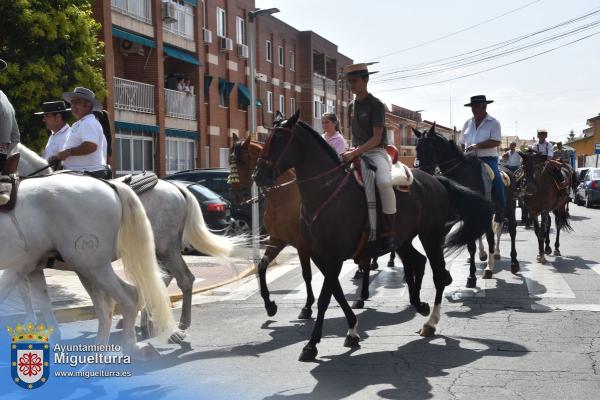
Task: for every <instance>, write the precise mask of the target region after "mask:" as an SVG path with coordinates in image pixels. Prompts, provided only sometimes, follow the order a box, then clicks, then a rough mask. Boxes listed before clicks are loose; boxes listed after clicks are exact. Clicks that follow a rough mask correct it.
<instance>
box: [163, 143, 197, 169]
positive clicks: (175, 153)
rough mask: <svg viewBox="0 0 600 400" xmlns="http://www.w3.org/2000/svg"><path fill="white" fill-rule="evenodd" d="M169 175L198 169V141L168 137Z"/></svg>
mask: <svg viewBox="0 0 600 400" xmlns="http://www.w3.org/2000/svg"><path fill="white" fill-rule="evenodd" d="M166 145H167V174H172V173H175V172H177V171H183V170H186V169H193V168H195V167H196V141H195V140H192V139H182V138H173V137H167V141H166Z"/></svg>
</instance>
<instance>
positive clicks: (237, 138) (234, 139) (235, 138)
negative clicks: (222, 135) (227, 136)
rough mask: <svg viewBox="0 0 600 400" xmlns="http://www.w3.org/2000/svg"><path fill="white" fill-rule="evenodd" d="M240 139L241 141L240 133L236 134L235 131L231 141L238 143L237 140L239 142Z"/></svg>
mask: <svg viewBox="0 0 600 400" xmlns="http://www.w3.org/2000/svg"><path fill="white" fill-rule="evenodd" d="M239 141H240V138H239V137H238V135H237V134H235V133H233V134H231V142H232V143H233V144H236V143H237V142H239Z"/></svg>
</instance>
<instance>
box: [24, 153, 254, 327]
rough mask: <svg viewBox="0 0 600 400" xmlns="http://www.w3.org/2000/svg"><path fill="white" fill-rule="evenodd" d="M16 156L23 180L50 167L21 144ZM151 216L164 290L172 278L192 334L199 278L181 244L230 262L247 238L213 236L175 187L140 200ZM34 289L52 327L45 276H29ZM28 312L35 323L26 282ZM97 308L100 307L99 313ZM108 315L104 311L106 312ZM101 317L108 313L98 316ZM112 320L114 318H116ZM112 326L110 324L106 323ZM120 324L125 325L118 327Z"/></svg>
mask: <svg viewBox="0 0 600 400" xmlns="http://www.w3.org/2000/svg"><path fill="white" fill-rule="evenodd" d="M15 151H18V152H20V154H21V160H20V162H19V175H20V176H27V175H30V174H32V173H34V172H36V171H39V170H40V169H42V168H44V167H47V166H48V163H47V161H46V160H44V159H43V158H41V157H39V156H38V155H37V154H36V153H34V152H33V151H31V150H30V149H28V148H27V147H25V146H24V145H22V144H19V145H18V146H17V148H16V149H15ZM51 172H52V170H51V169H50V168H47V169H44V170H43V171H41V172H39V173H38V175H47V174H49V173H51ZM139 198H140V200H141V202H142V204H143V206H144V208H145V210H146V214H147V216H148V218H149V220H150V224H151V226H152V230H153V231H154V244H155V249H156V257H157V259H158V261H159V263H160V266H161V267H162V268H163V270H164V272H165V275H164V277H165V284H166V285H167V286H168V285H169V283H170V282H171V280H172V279H173V278H175V280H176V281H177V285H178V286H179V288H180V289H181V291H182V294H183V297H182V310H181V318H180V320H179V328H180V329H187V328H188V327H189V325H190V323H191V304H192V289H193V284H194V279H195V277H194V274H193V273H192V272H191V271H190V269H189V268H188V266H187V264H186V263H185V261H184V259H183V257H182V256H181V243H182V238H183V239H185V240H186V241H187V242H188V243H190V244H191V245H192V246H193V247H194V248H195V249H196V250H198V251H200V252H201V253H203V254H208V255H211V256H214V257H221V258H227V257H229V256H231V255H232V254H233V251H234V248H235V247H236V246H237V245H239V244H241V242H242V241H243V240H244V239H243V238H242V237H238V238H228V237H224V236H220V235H216V234H213V233H211V232H210V231H209V230H208V228H207V226H206V224H205V222H204V218H203V216H202V210H201V209H200V206H199V205H198V202H197V201H196V199H195V198H194V196H193V195H192V194H191V193H190V192H189V191H188V190H187V189H185V188H182V187H176V186H175V185H174V184H172V183H170V182H168V181H164V180H159V181H158V183H157V185H156V186H155V187H154V188H153V189H150V190H148V191H146V192H144V193H142V194H141V195H140V196H139ZM29 283H30V284H31V288H32V289H33V293H35V294H37V295H38V299H39V304H40V305H41V310H42V312H43V314H44V317H45V319H46V322H47V323H50V322H52V323H53V324H54V325H55V326H58V325H57V324H56V320H55V318H54V314H53V313H52V309H51V305H50V300H49V297H48V294H47V288H46V282H45V278H44V275H43V271H36V272H35V273H33V274H31V275H30V276H29ZM82 283H83V284H84V286H85V287H86V290H87V291H88V293H89V294H90V296H91V297H92V299H94V297H96V299H95V301H94V304H98V305H99V307H100V308H102V309H109V310H111V311H112V308H113V303H112V300H111V299H110V298H109V297H108V298H107V297H106V296H104V295H103V293H101V292H98V291H97V290H96V289H97V288H96V287H95V286H92V287H89V286H88V285H86V283H85V282H83V281H82ZM19 289H20V291H21V294H22V297H23V299H24V303H25V306H26V311H27V318H28V320H30V321H35V318H36V317H35V312H34V310H33V305H32V303H31V291H30V289H29V285H28V284H27V282H25V283H23V284H21V285H19ZM96 308H98V306H97V307H96ZM101 311H103V310H101ZM98 314H99V315H101V314H103V312H100V313H98ZM111 315H112V314H111ZM104 323H108V324H109V325H110V321H108V322H104ZM119 324H121V323H119ZM142 329H143V331H144V334H146V335H149V334H150V332H149V331H150V330H151V329H150V327H148V326H147V318H146V317H145V314H142Z"/></svg>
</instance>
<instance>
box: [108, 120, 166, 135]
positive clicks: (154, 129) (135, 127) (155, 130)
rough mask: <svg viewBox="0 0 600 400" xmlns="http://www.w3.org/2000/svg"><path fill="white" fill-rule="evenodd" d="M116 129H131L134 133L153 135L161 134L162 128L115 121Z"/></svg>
mask: <svg viewBox="0 0 600 400" xmlns="http://www.w3.org/2000/svg"><path fill="white" fill-rule="evenodd" d="M115 129H129V130H132V131H141V132H152V133H158V132H160V127H158V126H156V125H144V124H135V123H133V122H123V121H115Z"/></svg>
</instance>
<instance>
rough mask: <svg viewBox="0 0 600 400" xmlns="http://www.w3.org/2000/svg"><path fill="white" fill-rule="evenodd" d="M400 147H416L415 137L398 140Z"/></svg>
mask: <svg viewBox="0 0 600 400" xmlns="http://www.w3.org/2000/svg"><path fill="white" fill-rule="evenodd" d="M400 143H401V145H402V146H416V145H417V138H415V137H402V138H401V140H400Z"/></svg>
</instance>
